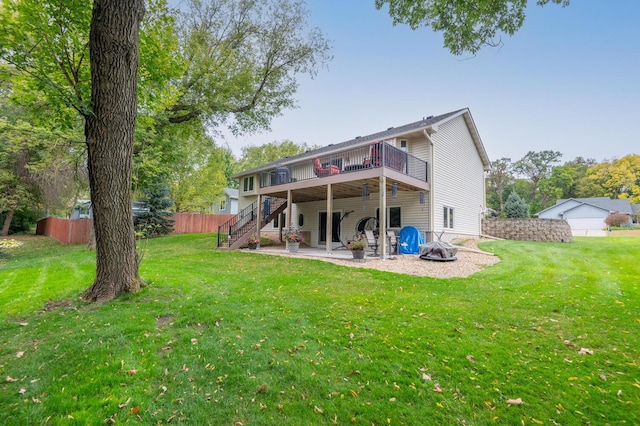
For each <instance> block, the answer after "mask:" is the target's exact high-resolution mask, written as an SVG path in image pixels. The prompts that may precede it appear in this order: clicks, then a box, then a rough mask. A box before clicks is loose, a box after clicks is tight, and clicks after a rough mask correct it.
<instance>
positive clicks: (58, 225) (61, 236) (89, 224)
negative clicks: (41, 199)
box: [36, 217, 93, 245]
mask: <svg viewBox="0 0 640 426" xmlns="http://www.w3.org/2000/svg"><path fill="white" fill-rule="evenodd" d="M92 229H93V219H74V220H70V219H61V218H59V217H47V218H44V219H41V220H39V221H38V223H37V225H36V235H46V236H47V237H51V238H54V239H56V240H58V241H60V242H61V243H62V244H65V245H66V244H86V243H88V242H89V236H90V235H91V230H92Z"/></svg>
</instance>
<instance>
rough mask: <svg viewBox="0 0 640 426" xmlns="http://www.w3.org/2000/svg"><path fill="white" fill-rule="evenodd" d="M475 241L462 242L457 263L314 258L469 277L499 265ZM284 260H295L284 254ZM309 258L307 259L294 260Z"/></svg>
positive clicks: (404, 257)
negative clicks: (286, 258) (285, 258)
mask: <svg viewBox="0 0 640 426" xmlns="http://www.w3.org/2000/svg"><path fill="white" fill-rule="evenodd" d="M478 242H479V241H478V240H465V241H462V242H460V243H459V244H462V246H459V247H458V253H457V258H458V259H457V260H454V261H449V262H437V261H429V260H423V259H420V257H419V256H418V255H406V254H405V255H400V256H395V257H393V258H389V259H386V260H384V261H383V260H380V259H379V258H370V257H369V258H366V259H365V261H364V262H362V261H353V260H345V259H335V258H329V257H320V256H318V257H313V258H314V259H318V260H322V261H324V262H331V263H335V264H337V265H343V266H349V267H352V268H368V269H378V270H381V271H387V272H396V273H398V274H407V275H415V276H421V277H434V278H456V277H468V276H469V275H472V274H475V273H476V272H478V271H480V270H482V269H484V268H486V267H488V266H491V265H493V264H495V263H498V262H499V261H500V259H499V258H498V257H497V256H494V255H493V254H492V253H487V252H483V251H481V250H479V249H478V248H477V243H478ZM286 256H295V255H292V254H287V255H286ZM295 257H304V258H307V259H308V258H309V257H310V256H295Z"/></svg>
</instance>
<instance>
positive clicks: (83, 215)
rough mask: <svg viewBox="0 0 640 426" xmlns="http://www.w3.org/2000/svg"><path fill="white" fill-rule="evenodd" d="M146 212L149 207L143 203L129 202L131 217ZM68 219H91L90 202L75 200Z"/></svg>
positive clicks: (91, 209) (91, 208)
mask: <svg viewBox="0 0 640 426" xmlns="http://www.w3.org/2000/svg"><path fill="white" fill-rule="evenodd" d="M148 211H149V207H147V206H146V205H145V203H143V202H141V201H132V202H131V213H132V214H133V216H138V215H140V214H143V213H147V212H148ZM69 219H71V220H75V219H93V207H92V205H91V200H77V202H76V205H75V207H74V208H73V209H72V210H71V213H70V214H69Z"/></svg>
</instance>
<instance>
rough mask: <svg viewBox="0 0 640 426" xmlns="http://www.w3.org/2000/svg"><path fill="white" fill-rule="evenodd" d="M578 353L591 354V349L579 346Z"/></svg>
mask: <svg viewBox="0 0 640 426" xmlns="http://www.w3.org/2000/svg"><path fill="white" fill-rule="evenodd" d="M578 353H579V354H580V355H593V351H592V350H591V349H587V348H580V350H579V351H578Z"/></svg>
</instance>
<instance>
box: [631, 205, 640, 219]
mask: <svg viewBox="0 0 640 426" xmlns="http://www.w3.org/2000/svg"><path fill="white" fill-rule="evenodd" d="M631 210H632V211H633V214H632V215H631V218H632V219H633V223H640V204H631Z"/></svg>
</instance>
